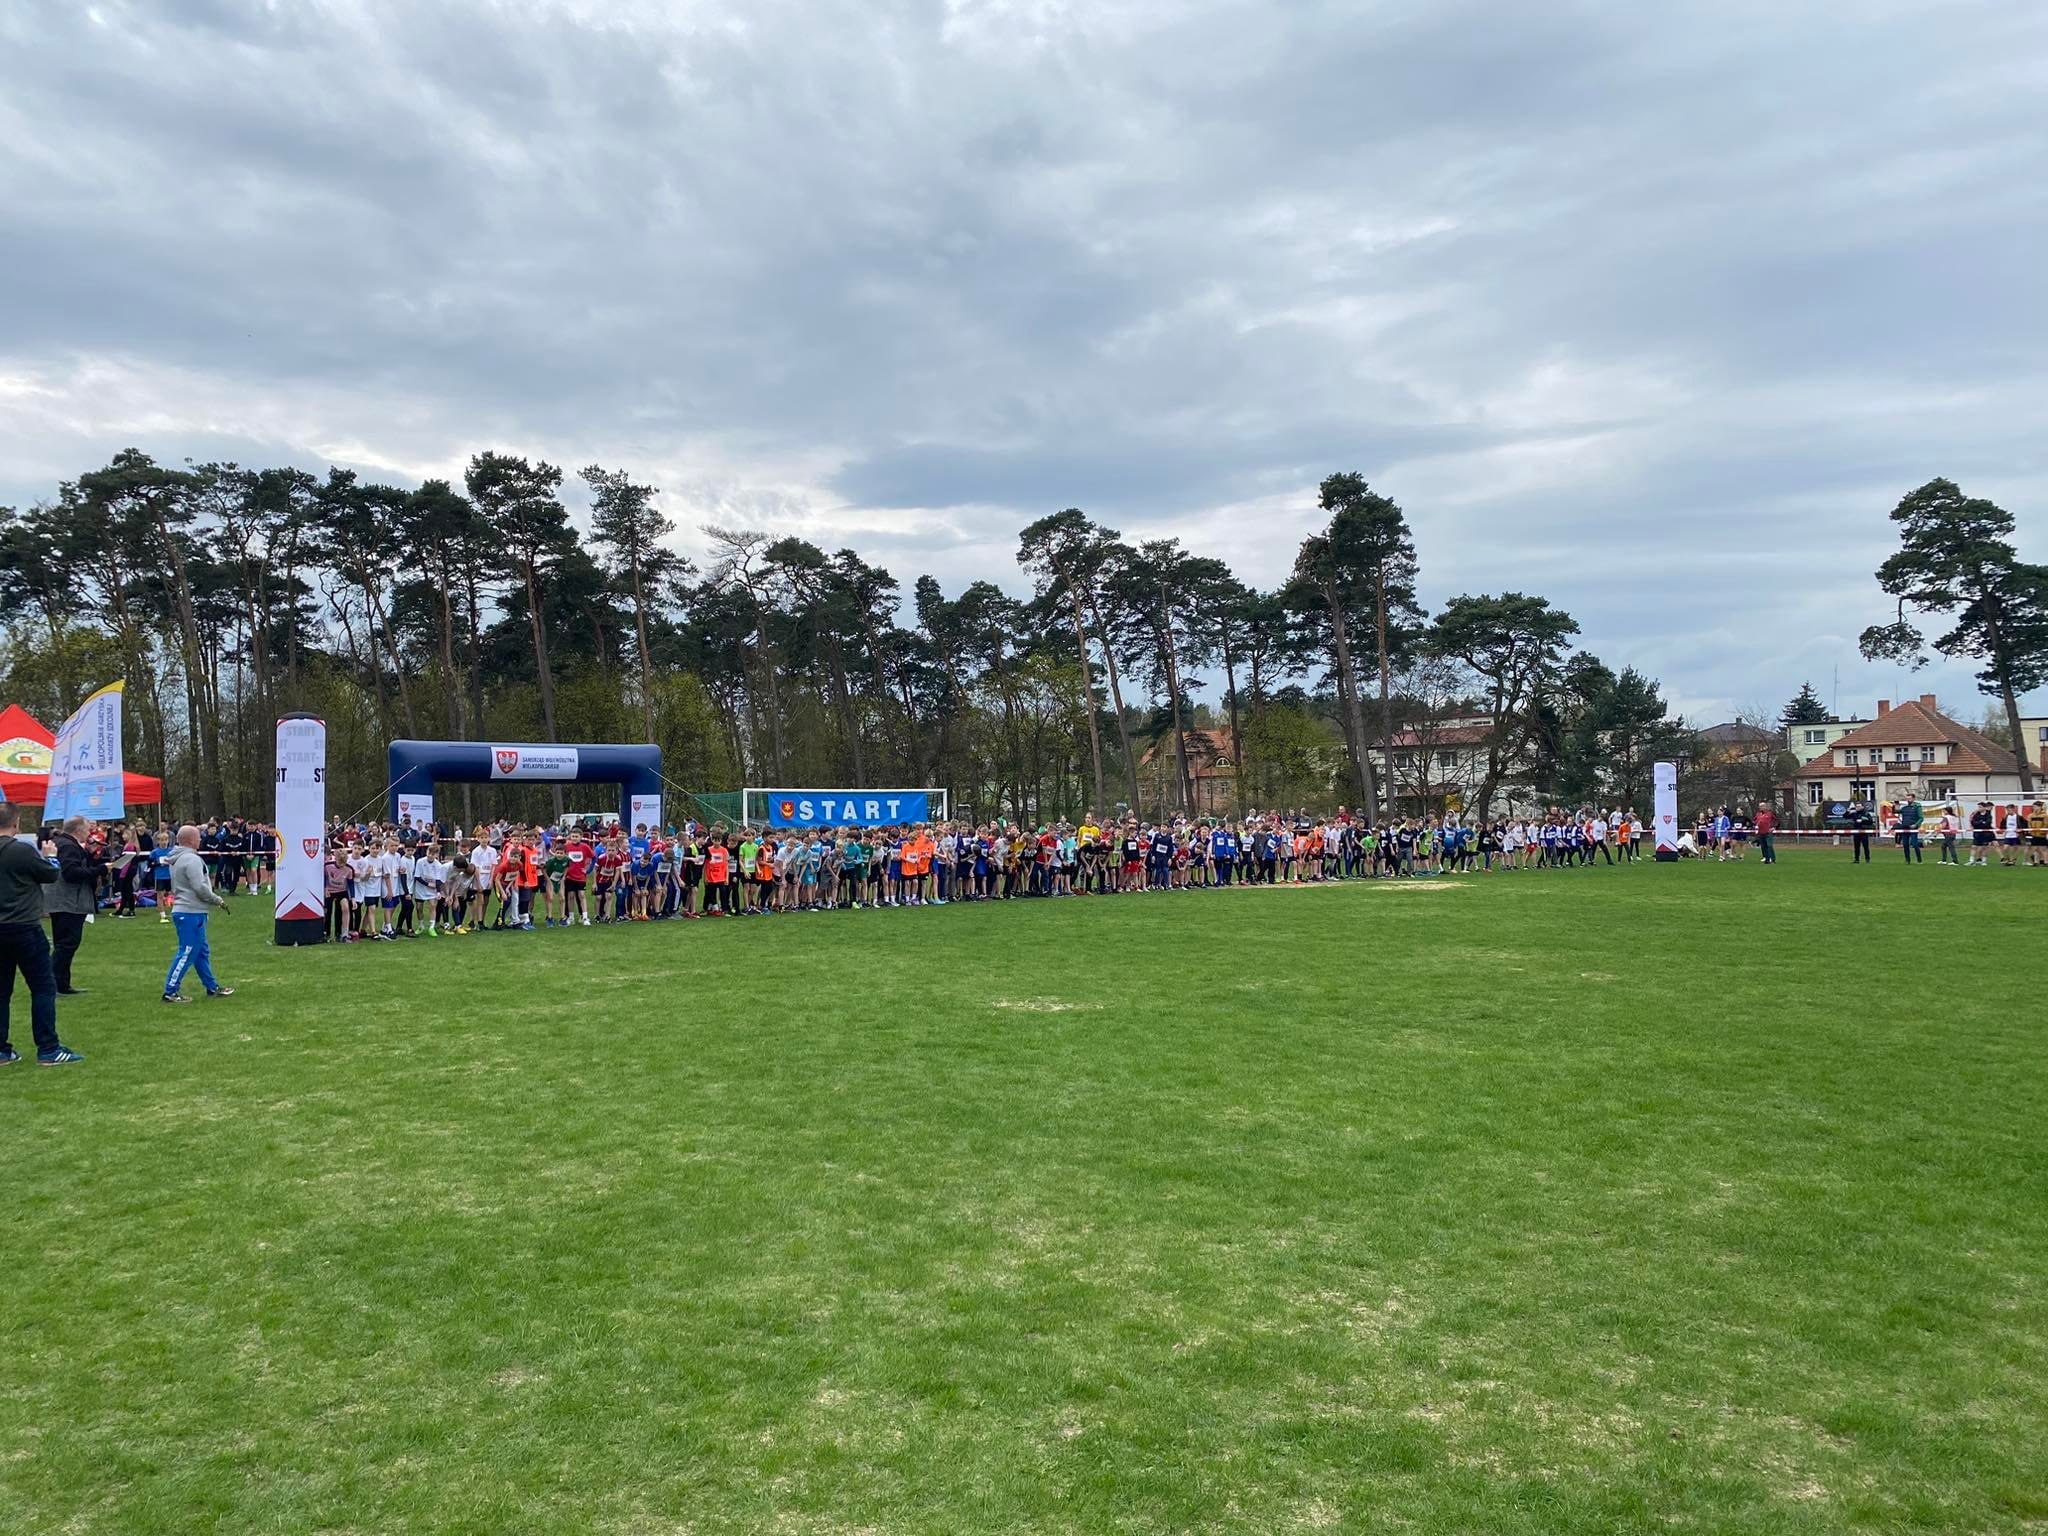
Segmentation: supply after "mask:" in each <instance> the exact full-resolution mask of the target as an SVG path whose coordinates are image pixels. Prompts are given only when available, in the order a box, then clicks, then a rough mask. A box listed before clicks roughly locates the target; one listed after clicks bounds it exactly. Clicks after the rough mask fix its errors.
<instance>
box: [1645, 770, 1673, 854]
mask: <svg viewBox="0 0 2048 1536" xmlns="http://www.w3.org/2000/svg"><path fill="white" fill-rule="evenodd" d="M1650 773H1651V779H1650V782H1651V783H1652V785H1654V786H1655V789H1656V807H1655V808H1656V815H1655V817H1654V818H1653V820H1654V824H1655V831H1656V834H1657V851H1658V852H1659V853H1676V852H1677V851H1678V764H1676V763H1658V764H1657V765H1656V766H1655V767H1653V768H1652V769H1651V770H1650Z"/></svg>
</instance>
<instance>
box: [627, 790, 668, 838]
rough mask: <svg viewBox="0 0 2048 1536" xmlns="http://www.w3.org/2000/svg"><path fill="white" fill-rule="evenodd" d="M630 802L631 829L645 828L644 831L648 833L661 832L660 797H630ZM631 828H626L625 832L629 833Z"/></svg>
mask: <svg viewBox="0 0 2048 1536" xmlns="http://www.w3.org/2000/svg"><path fill="white" fill-rule="evenodd" d="M632 801H633V827H645V828H646V829H647V830H648V831H650V832H658V831H660V830H661V796H659V795H634V796H633V797H632ZM633 827H628V828H626V830H627V831H628V832H630V831H632V830H633Z"/></svg>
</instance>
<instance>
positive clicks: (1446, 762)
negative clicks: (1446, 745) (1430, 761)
mask: <svg viewBox="0 0 2048 1536" xmlns="http://www.w3.org/2000/svg"><path fill="white" fill-rule="evenodd" d="M1436 765H1437V767H1439V768H1455V767H1457V766H1458V754H1457V753H1455V752H1439V753H1437V755H1436Z"/></svg>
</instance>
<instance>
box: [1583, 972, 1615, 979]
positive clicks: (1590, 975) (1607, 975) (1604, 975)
mask: <svg viewBox="0 0 2048 1536" xmlns="http://www.w3.org/2000/svg"><path fill="white" fill-rule="evenodd" d="M1579 980H1581V981H1619V980H1621V978H1620V977H1619V976H1617V975H1615V974H1614V972H1612V971H1581V972H1579Z"/></svg>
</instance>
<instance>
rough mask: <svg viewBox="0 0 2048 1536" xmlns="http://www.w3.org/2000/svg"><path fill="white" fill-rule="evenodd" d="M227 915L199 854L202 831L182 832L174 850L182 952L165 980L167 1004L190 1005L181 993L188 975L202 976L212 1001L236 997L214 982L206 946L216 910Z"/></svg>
mask: <svg viewBox="0 0 2048 1536" xmlns="http://www.w3.org/2000/svg"><path fill="white" fill-rule="evenodd" d="M216 909H217V910H219V911H222V912H225V911H227V909H228V904H227V902H225V901H224V900H222V899H221V895H220V893H219V892H218V891H216V890H215V889H214V888H213V882H212V881H211V880H209V879H208V878H207V877H206V860H205V859H204V858H202V857H201V856H200V853H199V829H198V828H197V827H180V828H178V846H177V847H175V848H173V849H172V850H171V922H172V923H173V925H175V927H176V929H177V935H178V952H177V954H176V955H174V956H172V958H171V969H170V974H169V975H167V976H165V977H164V1001H165V1002H167V1003H182V1002H185V1001H187V999H186V997H185V995H184V994H183V993H182V992H180V991H179V990H178V989H179V987H181V986H182V985H183V984H184V981H185V973H186V972H187V971H197V972H198V973H199V984H200V985H201V986H203V987H204V988H206V995H207V996H208V997H232V996H234V991H235V989H234V988H233V987H224V986H222V985H221V984H220V983H219V982H218V981H216V980H215V979H214V975H213V966H212V964H211V960H212V952H211V950H209V949H208V947H207V943H206V919H207V918H208V917H209V916H210V915H212V913H213V912H214V911H215V910H216Z"/></svg>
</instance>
